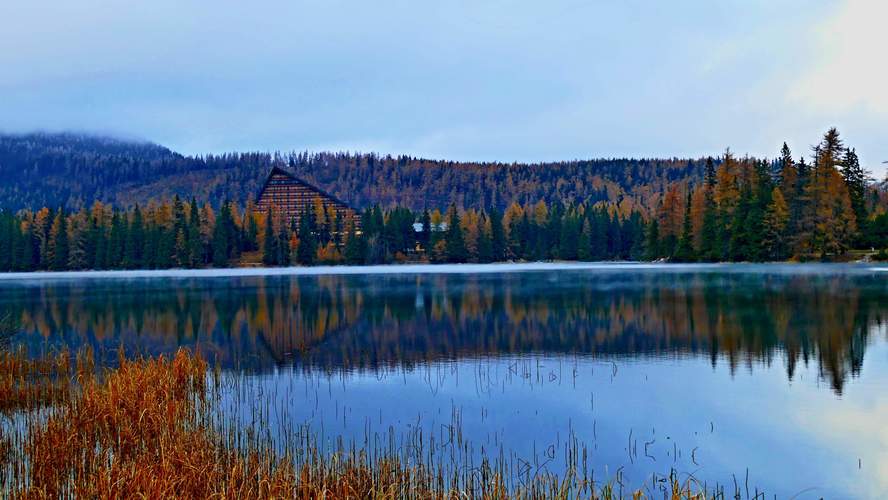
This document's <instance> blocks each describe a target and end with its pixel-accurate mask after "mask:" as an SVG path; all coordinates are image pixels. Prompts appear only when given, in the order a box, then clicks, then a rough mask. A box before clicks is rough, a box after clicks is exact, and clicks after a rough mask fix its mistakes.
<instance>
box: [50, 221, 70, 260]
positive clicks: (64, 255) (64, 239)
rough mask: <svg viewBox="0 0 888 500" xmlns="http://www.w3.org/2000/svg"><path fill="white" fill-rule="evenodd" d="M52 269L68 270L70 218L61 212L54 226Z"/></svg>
mask: <svg viewBox="0 0 888 500" xmlns="http://www.w3.org/2000/svg"><path fill="white" fill-rule="evenodd" d="M51 248H52V269H53V270H56V271H62V270H65V269H67V268H68V250H69V248H68V217H67V216H66V215H65V212H64V211H63V210H59V211H58V213H57V214H56V218H55V220H54V221H53V224H52V233H51Z"/></svg>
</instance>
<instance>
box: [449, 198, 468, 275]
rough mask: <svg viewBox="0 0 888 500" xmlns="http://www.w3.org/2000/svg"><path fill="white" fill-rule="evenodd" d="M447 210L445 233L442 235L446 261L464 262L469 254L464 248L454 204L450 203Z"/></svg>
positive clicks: (464, 244)
mask: <svg viewBox="0 0 888 500" xmlns="http://www.w3.org/2000/svg"><path fill="white" fill-rule="evenodd" d="M447 212H448V213H447V233H446V235H445V236H444V241H445V247H446V252H447V261H448V262H466V261H467V260H468V256H469V255H468V251H467V250H466V243H465V239H464V237H463V232H462V228H461V227H460V217H459V213H458V212H457V211H456V205H453V204H452V205H450V209H449V210H448V211H447Z"/></svg>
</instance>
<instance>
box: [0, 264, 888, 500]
mask: <svg viewBox="0 0 888 500" xmlns="http://www.w3.org/2000/svg"><path fill="white" fill-rule="evenodd" d="M264 271H266V270H262V271H257V272H250V271H238V272H232V273H226V272H224V271H214V272H205V273H204V275H202V274H201V272H200V271H192V272H191V273H190V274H189V273H188V272H171V273H167V274H164V273H155V274H153V275H152V274H150V273H149V274H147V275H143V276H141V277H140V276H139V275H138V274H136V275H132V274H116V275H115V274H113V273H111V274H105V275H101V276H96V275H91V274H89V273H86V274H82V275H78V274H76V273H71V274H62V275H53V274H39V273H38V274H31V275H19V276H16V277H11V278H9V279H4V280H2V281H0V309H2V311H3V312H4V313H10V314H11V317H12V318H13V319H14V322H15V332H16V333H15V334H14V335H13V336H12V337H11V338H9V339H7V340H6V341H7V342H9V343H10V344H12V345H17V346H24V347H25V348H26V349H27V351H28V353H29V354H30V355H32V356H35V357H36V356H38V355H40V354H43V353H46V352H50V351H53V350H57V349H60V348H63V347H67V348H70V349H72V350H76V349H79V348H81V347H84V346H90V347H92V348H93V349H94V350H95V352H96V358H97V360H99V362H100V363H107V364H109V365H114V364H115V363H116V362H117V361H116V360H117V350H118V348H119V347H120V346H123V347H124V349H125V352H126V353H127V354H128V355H130V356H136V355H152V356H153V355H158V354H169V353H173V352H175V350H176V349H177V348H178V347H180V346H187V347H190V348H193V349H196V350H199V351H201V352H202V353H203V355H204V357H205V358H206V359H207V360H209V361H210V363H211V364H213V363H218V365H219V367H220V369H221V370H222V372H223V378H226V377H227V378H231V379H238V380H240V382H239V384H237V390H231V391H229V392H227V393H226V394H225V396H224V398H223V401H222V404H223V405H225V407H226V408H228V409H229V410H230V411H229V414H230V415H232V422H237V423H238V424H237V425H244V426H250V425H252V424H253V423H254V422H255V421H256V419H257V418H261V420H262V422H263V423H264V424H266V425H267V427H268V429H269V432H272V433H277V435H279V439H280V441H281V442H283V441H284V440H285V436H287V435H289V434H291V433H294V432H298V433H303V434H305V435H310V436H311V437H312V439H314V440H316V441H317V442H319V443H320V444H321V445H322V447H323V448H324V449H327V450H333V449H335V448H336V447H337V446H339V445H341V444H342V443H346V446H347V444H348V443H355V444H356V445H357V446H359V447H360V446H364V447H368V448H373V447H377V448H378V447H380V446H381V447H382V448H385V447H386V446H392V447H393V448H394V449H395V450H396V451H397V450H401V451H403V450H407V449H409V448H410V446H413V445H415V443H416V442H417V441H418V440H420V439H421V440H422V441H423V447H424V448H423V449H424V450H426V451H425V453H428V454H429V456H433V457H435V459H436V460H438V461H443V460H445V459H451V458H454V457H455V460H456V462H458V463H463V464H466V466H474V465H477V464H478V463H480V461H481V460H483V459H484V458H490V459H494V460H500V461H501V462H503V463H505V464H506V465H505V469H506V470H507V472H508V474H510V475H511V477H512V478H513V480H514V481H515V482H520V481H521V480H522V477H526V476H527V475H529V474H534V473H537V472H539V471H552V472H559V473H560V471H561V470H562V469H564V467H565V464H568V463H569V462H570V454H571V453H577V452H580V453H582V456H583V460H582V464H583V466H584V467H587V468H588V469H589V470H593V471H594V477H595V478H596V479H601V480H607V479H613V478H617V479H618V480H619V481H621V482H623V483H625V484H626V485H627V486H631V487H641V486H644V485H650V484H652V478H654V479H653V481H655V480H656V479H655V478H656V477H657V475H662V474H664V473H665V472H668V471H669V470H673V469H674V470H675V471H677V472H678V473H680V474H686V475H687V474H692V475H693V477H695V478H696V479H697V480H699V481H701V482H704V481H705V482H706V483H707V484H708V485H710V486H712V485H715V484H716V483H718V484H727V485H731V486H732V487H733V482H734V481H737V482H738V484H739V485H740V488H741V489H742V488H743V485H744V483H745V482H747V481H748V484H750V485H751V486H750V487H753V486H752V485H754V487H756V488H759V491H761V490H764V491H765V492H766V493H767V494H768V495H773V494H776V495H777V496H778V497H781V498H784V497H790V496H792V495H794V494H796V493H799V492H803V491H805V493H803V494H802V495H801V496H800V497H799V498H807V497H812V498H819V497H825V498H834V497H847V496H849V495H852V496H855V497H860V498H866V497H878V496H881V495H882V494H884V493H886V492H888V483H886V481H885V478H886V477H888V469H886V467H888V455H886V450H888V441H886V438H888V436H886V435H885V432H884V422H885V421H886V419H888V397H886V393H885V391H884V388H885V387H886V383H888V364H886V361H888V327H886V313H888V273H886V272H885V268H884V267H881V268H880V267H878V266H867V265H805V266H799V265H711V266H700V265H697V266H668V265H667V266H662V265H633V264H621V265H558V264H549V265H542V264H536V265H527V266H521V265H513V266H447V267H437V266H409V267H399V266H390V267H378V268H358V269H351V268H338V270H337V269H335V268H327V270H326V271H325V270H324V268H315V269H313V270H311V272H307V273H303V272H302V271H293V270H290V271H284V270H282V271H280V272H275V271H271V272H264ZM257 415H258V417H257ZM852 422H853V424H852ZM232 425H235V424H232ZM456 440H458V443H456ZM411 443H413V444H411ZM368 445H369V446H368ZM403 452H404V453H407V452H406V451H403ZM747 474H748V479H747ZM809 489H810V490H809ZM806 495H808V496H806Z"/></svg>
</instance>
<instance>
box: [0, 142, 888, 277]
mask: <svg viewBox="0 0 888 500" xmlns="http://www.w3.org/2000/svg"><path fill="white" fill-rule="evenodd" d="M108 147H109V148H112V149H113V148H116V147H119V146H118V145H116V143H112V144H110V145H109V146H108ZM115 151H116V150H115ZM115 154H116V153H115ZM703 172H704V173H703V176H702V179H701V180H700V181H696V182H695V181H693V180H692V179H684V180H677V181H675V182H672V183H670V184H668V185H667V187H666V188H665V192H664V194H663V195H662V196H658V201H657V203H656V208H655V210H654V211H653V213H651V214H646V213H645V211H643V210H641V209H631V210H630V209H629V207H630V206H631V205H626V204H622V203H620V202H612V201H605V200H598V201H594V202H593V201H588V202H583V203H573V202H571V203H563V202H561V201H559V200H557V199H556V200H555V201H551V202H550V201H546V200H543V199H540V200H538V201H535V202H526V203H520V202H518V201H512V202H511V203H510V204H508V205H507V206H506V208H505V209H504V210H500V208H499V207H498V205H496V204H492V205H489V206H490V208H486V209H476V208H469V209H462V208H460V207H459V205H458V204H456V203H451V204H450V206H449V208H448V209H447V210H445V211H444V212H442V211H440V210H437V209H436V210H428V209H422V210H415V209H411V208H410V207H404V206H395V207H392V208H385V207H384V206H382V205H379V204H377V205H374V206H372V207H370V208H368V209H366V210H364V211H363V212H362V213H361V214H360V216H359V218H355V219H352V220H339V218H338V217H337V215H336V214H335V213H334V212H326V211H325V209H324V208H323V204H321V203H320V200H318V203H315V206H314V207H313V209H310V210H307V211H306V213H304V214H301V215H300V216H299V217H297V218H294V219H293V220H285V218H284V217H283V215H281V214H280V213H277V212H275V211H274V210H269V211H267V212H264V213H263V212H261V211H258V210H257V208H256V206H255V204H254V203H253V202H252V201H251V200H247V202H246V203H245V204H241V203H239V202H236V201H228V202H223V203H221V204H219V205H218V206H217V205H213V204H211V203H209V202H203V203H200V202H198V201H197V199H196V197H195V198H191V199H190V200H188V201H185V200H183V199H182V198H180V197H179V196H178V195H173V196H171V197H169V198H165V199H164V200H163V201H160V202H150V203H148V204H146V205H138V204H136V205H133V206H132V207H130V208H127V209H119V208H115V207H112V206H111V205H108V204H105V203H103V202H101V201H94V202H93V203H92V205H90V206H89V208H86V207H82V208H80V209H78V210H73V211H72V210H68V209H66V208H65V207H64V206H62V207H60V208H47V207H44V208H41V209H39V210H36V211H32V210H28V209H24V210H18V211H12V210H8V209H6V210H0V271H32V270H80V269H167V268H202V267H209V266H213V267H228V266H235V265H267V266H283V265H312V264H340V263H344V264H381V263H391V262H405V261H428V262H498V261H505V260H551V259H558V260H585V261H594V260H627V259H628V260H644V259H647V260H658V259H666V260H670V261H675V262H692V261H780V260H786V259H798V260H812V259H835V258H840V257H842V256H843V255H845V254H846V252H847V251H848V250H849V249H850V248H869V247H873V248H880V249H883V251H882V252H881V253H880V254H879V255H880V256H881V257H882V258H885V257H886V255H885V251H884V249H885V247H886V246H888V215H886V205H888V197H886V193H885V191H884V190H880V189H876V188H875V186H874V185H873V184H872V183H871V182H870V181H869V179H868V174H867V172H866V171H865V170H863V169H862V168H861V166H860V163H859V160H858V158H857V154H856V152H855V150H854V149H852V148H847V147H845V145H844V144H843V142H842V140H841V138H840V136H839V133H838V132H837V131H836V130H835V129H831V130H829V131H828V132H827V133H826V134H825V135H824V137H823V139H822V141H821V142H820V143H819V144H818V145H817V146H815V147H814V151H813V158H812V161H811V163H810V164H809V163H807V162H806V159H805V158H800V159H799V160H798V161H796V160H795V159H794V158H793V156H792V154H791V151H790V150H789V148H788V146H786V145H785V144H784V147H783V149H782V151H781V155H780V158H779V159H777V160H775V161H762V160H756V159H751V158H743V159H738V158H736V157H735V156H734V155H733V154H731V153H730V152H729V151H728V152H726V153H725V155H724V156H723V157H722V158H719V159H712V158H710V159H708V160H706V161H705V162H704V167H703Z"/></svg>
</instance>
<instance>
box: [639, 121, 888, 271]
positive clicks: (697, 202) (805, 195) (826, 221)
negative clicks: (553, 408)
mask: <svg viewBox="0 0 888 500" xmlns="http://www.w3.org/2000/svg"><path fill="white" fill-rule="evenodd" d="M885 202H886V199H885V193H884V192H883V191H879V190H877V189H875V188H874V186H873V185H872V184H871V182H870V179H869V174H868V172H866V171H865V170H864V169H863V168H861V166H860V161H859V159H858V157H857V153H856V151H855V150H854V149H853V148H848V147H845V145H844V144H843V141H842V139H841V137H840V136H839V132H838V131H837V130H836V129H835V128H832V129H830V130H829V131H827V132H826V133H825V134H824V136H823V139H822V140H821V141H820V143H818V144H817V145H816V146H814V147H813V158H812V162H811V163H807V162H806V160H805V158H804V157H802V158H800V159H799V160H798V161H796V160H795V159H794V158H793V156H792V153H791V151H790V149H789V147H788V146H787V145H786V143H784V144H783V148H782V150H781V152H780V157H779V159H778V160H776V161H773V162H768V161H761V160H756V159H751V158H745V159H737V158H735V157H734V155H733V154H732V153H731V152H730V151H727V152H726V153H725V155H724V157H723V158H721V161H720V162H719V164H718V167H716V164H715V162H714V161H713V159H711V158H710V159H709V160H708V161H707V162H706V168H705V174H704V178H703V182H701V183H697V184H690V183H686V184H680V183H679V184H674V185H672V186H670V188H669V189H668V190H667V191H666V193H665V194H664V196H663V198H662V200H661V201H660V202H659V204H658V207H657V210H656V214H655V217H653V218H652V219H651V222H650V224H649V228H648V232H647V245H646V248H647V254H646V255H647V258H648V259H651V260H654V259H668V260H671V261H678V262H692V261H752V262H760V261H782V260H787V259H795V260H818V259H819V260H823V259H834V258H839V257H841V256H843V255H845V254H846V253H847V251H848V250H849V249H851V248H870V247H873V248H880V249H883V250H882V252H880V253H879V257H881V258H885V257H886V255H885V251H884V248H885V247H886V246H888V215H886V213H885V204H886V203H885Z"/></svg>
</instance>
